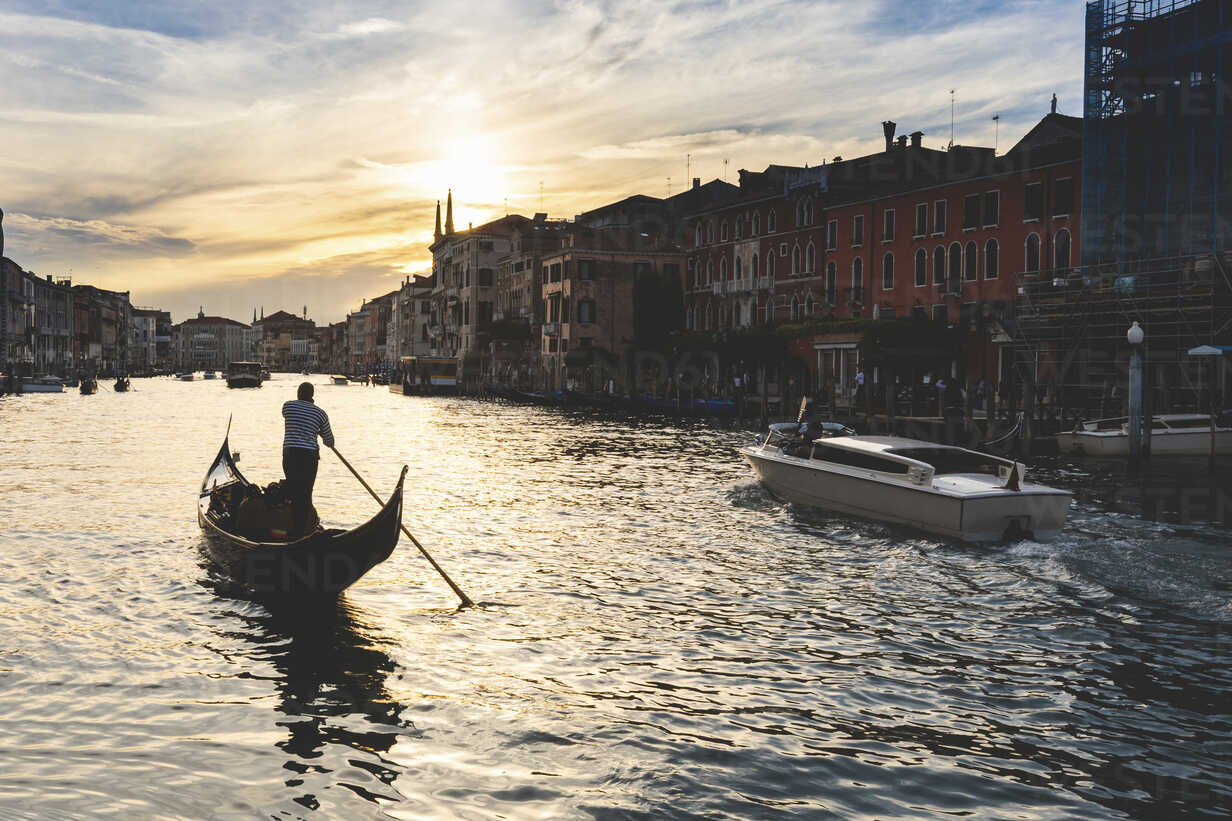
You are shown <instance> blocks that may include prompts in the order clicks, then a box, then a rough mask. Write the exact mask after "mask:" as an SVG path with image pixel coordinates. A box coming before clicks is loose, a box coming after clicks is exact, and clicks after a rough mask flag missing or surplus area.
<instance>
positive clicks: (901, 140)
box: [898, 134, 907, 151]
mask: <svg viewBox="0 0 1232 821" xmlns="http://www.w3.org/2000/svg"><path fill="white" fill-rule="evenodd" d="M906 147H907V135H906V134H899V135H898V150H899V151H902V150H903V149H905V148H906Z"/></svg>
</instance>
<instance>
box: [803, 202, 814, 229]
mask: <svg viewBox="0 0 1232 821" xmlns="http://www.w3.org/2000/svg"><path fill="white" fill-rule="evenodd" d="M804 224H805V225H812V224H813V201H812V200H805V201H804Z"/></svg>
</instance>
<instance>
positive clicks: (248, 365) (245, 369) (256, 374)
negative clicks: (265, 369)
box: [227, 362, 261, 388]
mask: <svg viewBox="0 0 1232 821" xmlns="http://www.w3.org/2000/svg"><path fill="white" fill-rule="evenodd" d="M227 387H228V388H259V387H261V363H260V362H232V363H231V364H229V365H227Z"/></svg>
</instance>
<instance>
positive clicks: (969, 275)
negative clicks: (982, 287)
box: [963, 242, 980, 280]
mask: <svg viewBox="0 0 1232 821" xmlns="http://www.w3.org/2000/svg"><path fill="white" fill-rule="evenodd" d="M966 257H967V258H966V260H964V264H963V279H966V280H973V279H975V278H976V277H977V272H978V263H979V260H980V249H979V248H977V247H976V244H975V243H974V242H968V243H967V249H966Z"/></svg>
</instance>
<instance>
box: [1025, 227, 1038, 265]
mask: <svg viewBox="0 0 1232 821" xmlns="http://www.w3.org/2000/svg"><path fill="white" fill-rule="evenodd" d="M1026 257H1027V258H1026V270H1027V271H1028V272H1034V271H1038V270H1039V269H1040V238H1039V234H1032V235H1031V236H1029V237H1027V254H1026Z"/></svg>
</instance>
